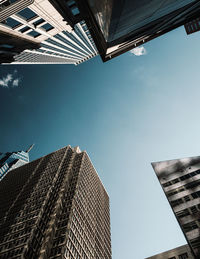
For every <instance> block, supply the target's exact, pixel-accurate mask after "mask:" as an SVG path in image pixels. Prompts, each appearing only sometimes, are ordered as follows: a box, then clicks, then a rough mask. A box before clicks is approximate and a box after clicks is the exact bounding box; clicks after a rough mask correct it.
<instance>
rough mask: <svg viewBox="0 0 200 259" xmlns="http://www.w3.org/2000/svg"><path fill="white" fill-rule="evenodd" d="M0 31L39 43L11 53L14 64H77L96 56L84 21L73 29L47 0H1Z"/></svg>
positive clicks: (95, 50)
mask: <svg viewBox="0 0 200 259" xmlns="http://www.w3.org/2000/svg"><path fill="white" fill-rule="evenodd" d="M0 33H4V34H9V35H11V36H13V37H15V38H20V39H24V40H28V41H30V42H33V43H36V44H39V46H40V47H39V48H37V49H25V50H24V51H23V52H21V53H19V54H16V55H14V61H13V62H12V63H13V64H63V63H64V64H75V65H77V64H80V63H82V62H84V61H86V60H88V59H90V58H92V57H94V56H96V55H98V53H97V49H96V47H95V44H94V42H93V39H92V37H91V35H90V32H89V30H88V28H87V26H86V24H85V22H84V21H81V22H79V23H77V24H76V25H75V26H74V28H72V27H71V26H70V25H69V24H68V23H67V22H66V21H64V19H63V17H62V16H61V14H60V13H59V12H58V11H57V10H56V9H55V8H54V6H53V5H52V4H51V3H50V2H49V1H48V0H35V1H33V0H10V1H4V0H3V1H0ZM1 45H2V44H1ZM1 45H0V47H1ZM3 45H4V46H3V47H4V48H6V44H3ZM11 47H12V46H9V45H8V46H7V48H8V49H9V48H11Z"/></svg>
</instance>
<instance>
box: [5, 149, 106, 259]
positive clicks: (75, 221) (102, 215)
mask: <svg viewBox="0 0 200 259" xmlns="http://www.w3.org/2000/svg"><path fill="white" fill-rule="evenodd" d="M0 207H1V208H0V258H9V259H11V258H27V259H31V258H33V259H35V258H48V259H53V258H65V259H72V258H73V259H74V258H76V259H81V258H84V259H89V258H91V259H94V258H95V259H110V258H111V237H110V213H109V197H108V195H107V193H106V191H105V189H104V187H103V184H102V183H101V180H100V179H99V177H98V175H97V173H96V171H95V168H94V167H93V165H92V163H91V161H90V159H89V157H88V155H87V153H86V152H81V151H80V149H79V148H78V147H76V148H71V147H70V146H67V147H64V148H62V149H60V150H58V151H55V152H53V153H51V154H49V155H47V156H44V157H42V158H39V159H37V160H35V161H33V162H30V163H28V164H26V165H24V166H22V167H20V168H16V169H15V170H13V173H12V174H11V173H8V174H7V175H6V177H4V179H3V180H2V181H1V183H0Z"/></svg>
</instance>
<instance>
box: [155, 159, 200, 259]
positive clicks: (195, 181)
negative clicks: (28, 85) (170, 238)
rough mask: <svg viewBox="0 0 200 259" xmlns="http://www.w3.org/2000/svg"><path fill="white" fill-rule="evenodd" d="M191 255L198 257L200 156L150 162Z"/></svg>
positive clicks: (199, 253) (199, 237)
mask: <svg viewBox="0 0 200 259" xmlns="http://www.w3.org/2000/svg"><path fill="white" fill-rule="evenodd" d="M152 166H153V168H154V171H155V173H156V175H157V177H158V180H159V181H160V184H161V186H162V188H163V191H164V192H165V195H166V197H167V199H168V201H169V203H170V205H171V208H172V210H173V212H174V215H175V216H176V219H177V220H178V223H179V225H180V227H181V229H182V231H183V234H184V235H185V238H186V240H187V242H188V245H189V246H190V248H191V250H192V252H193V254H194V257H195V258H196V259H199V258H200V157H199V156H197V157H190V158H182V159H175V160H169V161H163V162H155V163H152Z"/></svg>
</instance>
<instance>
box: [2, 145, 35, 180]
mask: <svg viewBox="0 0 200 259" xmlns="http://www.w3.org/2000/svg"><path fill="white" fill-rule="evenodd" d="M33 146H34V145H31V146H30V147H29V148H28V149H27V150H26V151H17V152H7V153H5V154H3V153H0V181H1V180H2V179H3V177H4V176H5V175H6V174H7V173H8V172H9V171H10V170H12V169H15V168H17V167H19V166H22V165H24V164H26V163H28V162H29V152H30V151H31V149H32V148H33Z"/></svg>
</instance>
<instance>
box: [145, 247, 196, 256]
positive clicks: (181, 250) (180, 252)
mask: <svg viewBox="0 0 200 259" xmlns="http://www.w3.org/2000/svg"><path fill="white" fill-rule="evenodd" d="M146 259H194V256H193V255H192V252H191V250H190V247H189V246H188V245H183V246H179V247H177V248H174V249H171V250H169V251H166V252H163V253H160V254H157V255H154V256H151V257H148V258H146Z"/></svg>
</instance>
